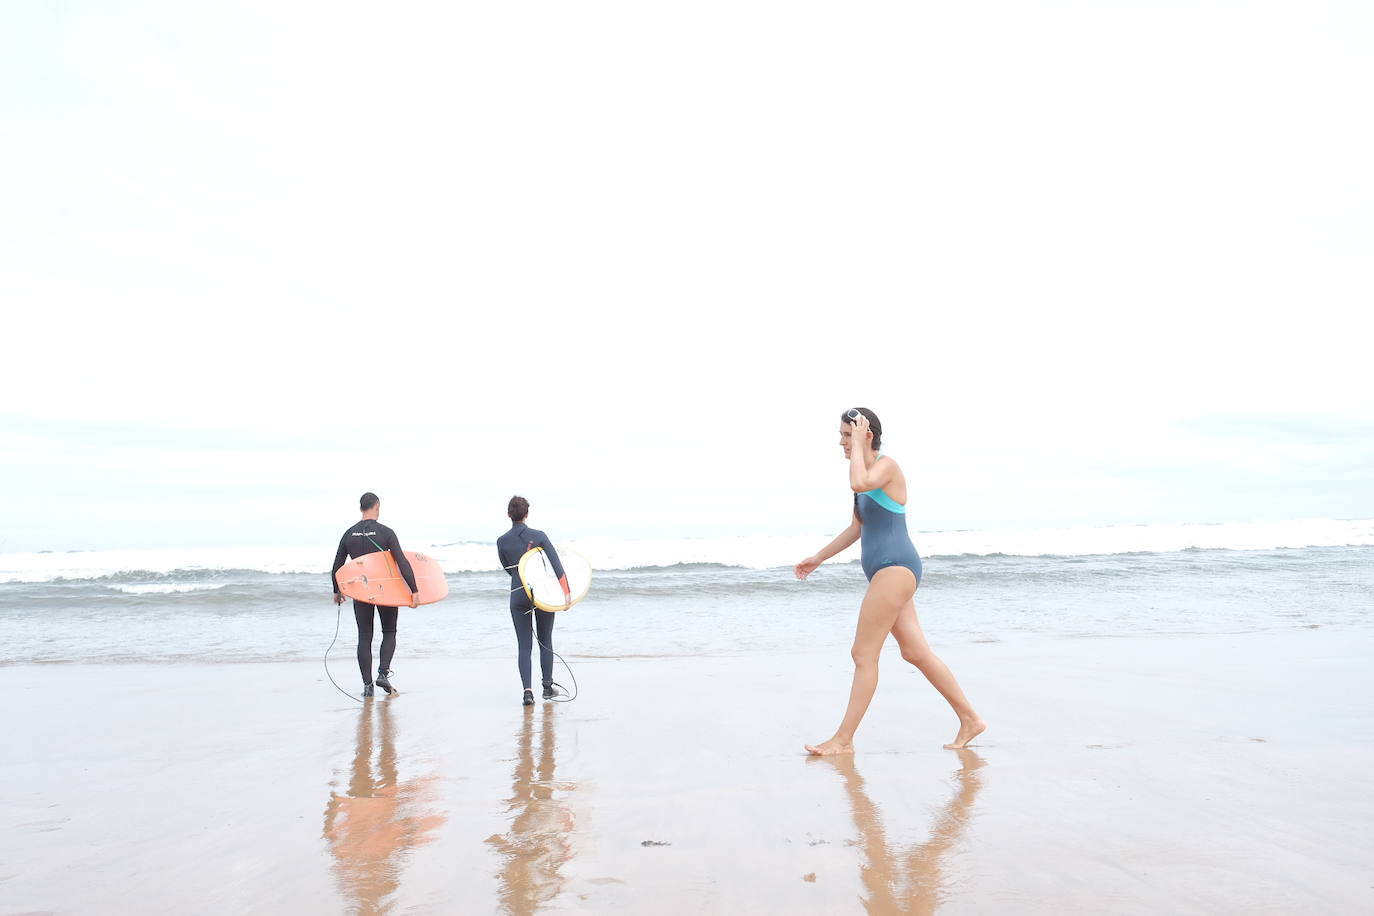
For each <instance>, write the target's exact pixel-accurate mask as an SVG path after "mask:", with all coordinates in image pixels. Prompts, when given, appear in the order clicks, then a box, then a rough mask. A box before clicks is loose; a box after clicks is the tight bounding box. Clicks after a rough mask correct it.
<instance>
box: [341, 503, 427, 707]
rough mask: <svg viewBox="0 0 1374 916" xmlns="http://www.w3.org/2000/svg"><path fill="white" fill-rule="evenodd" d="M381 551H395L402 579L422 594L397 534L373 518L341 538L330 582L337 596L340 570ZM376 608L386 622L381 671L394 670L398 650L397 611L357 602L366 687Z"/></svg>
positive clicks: (360, 660) (361, 666)
mask: <svg viewBox="0 0 1374 916" xmlns="http://www.w3.org/2000/svg"><path fill="white" fill-rule="evenodd" d="M379 550H390V551H391V556H392V559H394V560H395V561H396V567H397V568H398V569H399V570H400V571H401V578H403V579H405V580H406V585H408V586H410V593H411V594H412V595H413V594H415V592H417V591H418V589H417V588H416V587H415V570H413V569H411V568H410V561H409V560H407V559H406V555H405V554H404V553H402V552H401V542H400V541H398V540H397V539H396V532H394V531H392V530H391V529H390V528H388V527H387V526H386V525H383V524H382V523H381V522H378V521H376V520H375V519H370V518H365V519H363V520H362V521H360V522H358V524H356V525H354V526H353V527H352V528H349V529H348V530H347V531H345V532H344V533H343V537H341V538H339V549H338V551H337V552H336V553H335V554H334V568H333V569H332V570H331V571H330V573H329V581H330V582H332V583H333V584H334V594H336V595H337V594H338V593H339V580H338V579H336V578H335V577H334V573H336V572H338V571H339V567H341V566H343V565H344V563H346V562H347V561H348V560H349V559H352V558H355V557H361V556H364V555H366V554H369V553H376V552H378V551H379ZM373 609H376V611H377V616H378V617H380V618H381V619H382V658H381V664H380V665H378V666H377V670H378V671H390V670H391V656H392V654H393V653H394V652H395V651H396V617H397V611H396V609H395V608H394V607H384V606H382V605H379V604H368V603H367V602H365V601H359V600H357V599H356V598H355V599H353V617H354V619H355V620H357V621H358V670H359V671H360V672H362V675H363V683H364V684H371V683H372V611H373Z"/></svg>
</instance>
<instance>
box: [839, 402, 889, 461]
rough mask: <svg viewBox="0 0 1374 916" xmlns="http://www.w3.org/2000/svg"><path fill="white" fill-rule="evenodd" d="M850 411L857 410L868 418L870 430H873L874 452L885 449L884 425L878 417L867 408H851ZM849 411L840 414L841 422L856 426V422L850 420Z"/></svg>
mask: <svg viewBox="0 0 1374 916" xmlns="http://www.w3.org/2000/svg"><path fill="white" fill-rule="evenodd" d="M849 410H857V411H858V412H859V413H861V414H863V415H864V416H865V417H868V428H869V429H871V430H873V451H875V452H876V451H877V450H878V449H880V448H882V447H883V423H882V421H881V420H879V419H878V415H877V414H876V413H874V412H873V411H871V410H869V409H868V408H867V407H851V408H850V409H849ZM849 410H846V411H845V412H844V413H842V414H840V422H841V423H848V424H849V425H850V426H853V425H854V421H853V420H851V419H849Z"/></svg>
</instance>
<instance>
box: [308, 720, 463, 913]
mask: <svg viewBox="0 0 1374 916" xmlns="http://www.w3.org/2000/svg"><path fill="white" fill-rule="evenodd" d="M374 711H375V712H374ZM359 716H360V718H359V719H358V747H357V751H356V753H355V754H354V756H353V766H352V769H351V771H350V773H349V776H348V787H347V789H346V791H344V792H342V793H340V792H337V791H333V792H330V793H329V803H328V804H327V805H326V806H325V809H324V836H325V839H327V840H328V841H329V850H330V852H332V853H333V854H334V871H335V874H336V876H337V877H338V881H339V890H340V892H341V893H342V894H343V896H344V898H345V899H346V900H347V901H348V902H349V903H350V905H351V906H352V907H354V908H355V909H354V910H353V911H354V912H358V913H385V912H387V911H388V910H389V909H390V908H391V906H392V903H393V901H389V900H387V898H388V897H389V896H390V895H391V894H393V893H395V891H396V888H397V887H398V886H399V885H400V877H401V870H402V868H403V867H404V866H405V863H406V859H407V857H408V853H409V852H410V850H412V849H414V848H415V847H417V846H421V845H423V844H425V843H427V842H429V841H430V840H431V839H433V833H434V831H435V830H436V829H437V828H438V827H439V826H440V825H442V824H443V823H444V820H445V818H444V816H443V815H442V814H435V813H432V811H433V796H434V791H433V790H434V782H435V777H433V776H426V777H423V778H420V779H411V780H408V781H406V782H404V783H403V782H401V781H400V777H399V775H398V768H397V762H396V740H395V726H394V724H393V721H392V714H391V703H390V702H389V701H385V702H378V703H372V702H369V703H367V704H365V705H364V706H363V708H362V710H361V712H360V713H359ZM374 716H375V719H376V721H375V722H374V721H373V720H374ZM374 729H375V732H376V734H375V736H374Z"/></svg>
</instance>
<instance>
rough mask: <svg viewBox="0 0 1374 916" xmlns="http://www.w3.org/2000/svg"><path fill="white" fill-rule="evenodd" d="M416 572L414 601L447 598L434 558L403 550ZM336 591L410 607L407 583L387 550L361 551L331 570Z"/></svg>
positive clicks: (371, 602) (369, 602) (425, 602)
mask: <svg viewBox="0 0 1374 916" xmlns="http://www.w3.org/2000/svg"><path fill="white" fill-rule="evenodd" d="M405 555H406V559H407V560H409V561H410V568H411V570H412V571H413V572H414V573H415V585H416V587H418V588H419V589H420V598H419V600H418V601H416V602H415V603H416V604H433V603H434V602H436V601H443V600H444V599H445V598H447V597H448V580H447V579H445V578H444V571H443V570H442V569H440V568H439V564H438V563H437V562H435V560H434V558H433V557H429V556H425V555H424V554H422V553H416V552H415V551H413V550H407V551H406V552H405ZM334 580H335V581H336V582H338V583H339V591H341V592H343V593H344V595H346V596H347V597H349V598H353V599H355V600H357V601H366V602H367V603H368V604H380V605H382V606H384V607H410V586H409V585H406V580H405V579H403V578H402V577H401V571H400V570H399V569H397V568H396V561H395V560H393V559H392V558H391V551H390V550H382V551H378V552H377V553H368V554H363V555H362V556H361V557H357V558H355V559H352V560H349V561H348V562H347V563H345V564H344V565H342V566H340V567H339V571H338V572H336V573H334Z"/></svg>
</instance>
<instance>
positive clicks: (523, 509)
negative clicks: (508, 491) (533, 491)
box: [506, 496, 530, 522]
mask: <svg viewBox="0 0 1374 916" xmlns="http://www.w3.org/2000/svg"><path fill="white" fill-rule="evenodd" d="M506 514H507V515H509V516H510V520H511V521H513V522H523V521H524V520H525V516H527V515H529V514H530V501H529V500H528V499H526V498H525V497H523V496H512V497H511V498H510V504H509V505H507V506H506Z"/></svg>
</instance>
